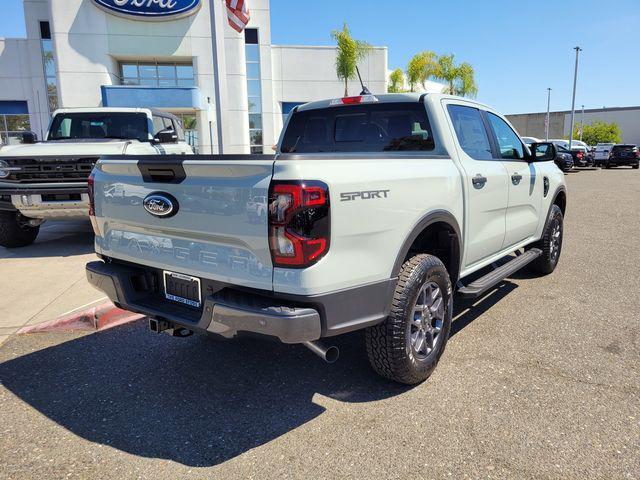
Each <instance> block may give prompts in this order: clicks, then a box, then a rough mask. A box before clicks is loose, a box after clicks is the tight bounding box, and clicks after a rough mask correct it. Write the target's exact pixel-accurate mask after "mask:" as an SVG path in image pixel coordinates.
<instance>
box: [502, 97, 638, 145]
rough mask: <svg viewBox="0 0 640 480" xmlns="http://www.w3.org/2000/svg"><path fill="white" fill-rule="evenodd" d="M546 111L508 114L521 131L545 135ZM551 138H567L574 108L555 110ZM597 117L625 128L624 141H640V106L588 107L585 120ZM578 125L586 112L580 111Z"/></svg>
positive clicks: (577, 113) (552, 117)
mask: <svg viewBox="0 0 640 480" xmlns="http://www.w3.org/2000/svg"><path fill="white" fill-rule="evenodd" d="M545 117H546V113H545V112H540V113H523V114H517V115H507V118H508V119H509V121H510V122H511V123H512V124H513V126H514V127H515V128H516V130H518V132H519V133H520V135H522V136H527V137H537V138H544V137H545ZM550 118H551V122H550V129H549V138H565V137H568V136H569V131H570V129H571V112H568V111H563V112H551V114H550ZM595 121H600V122H607V123H612V122H613V123H616V124H617V125H618V127H620V130H621V132H622V143H631V144H635V145H640V106H638V107H612V108H597V109H588V110H585V111H584V124H585V125H589V124H591V123H593V122H595ZM574 122H575V125H580V123H581V122H582V112H581V111H580V110H578V111H576V113H575V117H574Z"/></svg>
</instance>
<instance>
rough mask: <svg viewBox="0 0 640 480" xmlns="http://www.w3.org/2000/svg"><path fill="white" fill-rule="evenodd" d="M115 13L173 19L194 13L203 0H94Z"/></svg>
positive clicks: (155, 18) (101, 6)
mask: <svg viewBox="0 0 640 480" xmlns="http://www.w3.org/2000/svg"><path fill="white" fill-rule="evenodd" d="M93 1H94V3H95V4H96V5H98V6H99V7H100V8H102V9H104V10H106V11H107V12H109V13H112V14H114V15H120V16H125V17H134V18H137V19H142V20H172V19H174V18H178V17H184V16H187V15H192V14H194V13H195V12H196V11H197V10H198V9H199V8H200V5H201V4H202V0H93Z"/></svg>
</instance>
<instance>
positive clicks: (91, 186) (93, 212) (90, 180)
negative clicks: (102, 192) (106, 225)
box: [87, 172, 96, 217]
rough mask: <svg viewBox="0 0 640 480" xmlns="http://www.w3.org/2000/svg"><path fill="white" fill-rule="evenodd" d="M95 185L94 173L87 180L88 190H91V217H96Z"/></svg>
mask: <svg viewBox="0 0 640 480" xmlns="http://www.w3.org/2000/svg"><path fill="white" fill-rule="evenodd" d="M94 184H95V179H94V178H93V172H91V175H89V178H88V179H87V189H88V190H89V216H90V217H95V216H96V204H95V196H94Z"/></svg>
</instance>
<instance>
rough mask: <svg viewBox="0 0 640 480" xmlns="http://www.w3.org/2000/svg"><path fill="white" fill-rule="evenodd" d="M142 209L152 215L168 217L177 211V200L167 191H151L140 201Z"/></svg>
mask: <svg viewBox="0 0 640 480" xmlns="http://www.w3.org/2000/svg"><path fill="white" fill-rule="evenodd" d="M142 204H143V206H144V209H145V210H146V211H147V212H149V213H150V214H151V215H153V216H154V217H161V218H168V217H173V216H174V215H175V214H176V213H178V201H177V200H176V199H175V198H174V197H173V196H172V195H169V194H168V193H152V194H151V195H147V197H146V198H145V199H144V202H142Z"/></svg>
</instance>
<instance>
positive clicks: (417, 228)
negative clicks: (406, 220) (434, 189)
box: [391, 210, 464, 282]
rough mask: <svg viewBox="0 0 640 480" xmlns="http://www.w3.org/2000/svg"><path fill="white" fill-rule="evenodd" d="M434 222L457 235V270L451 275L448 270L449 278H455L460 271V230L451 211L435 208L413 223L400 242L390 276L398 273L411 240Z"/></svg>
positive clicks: (395, 275)
mask: <svg viewBox="0 0 640 480" xmlns="http://www.w3.org/2000/svg"><path fill="white" fill-rule="evenodd" d="M434 223H446V224H447V225H449V226H450V227H451V228H452V229H453V231H454V232H455V234H456V236H457V237H458V252H456V253H457V256H458V258H457V259H454V261H457V272H455V275H453V272H449V274H450V275H451V277H452V278H451V281H452V282H453V281H454V278H453V277H456V278H457V276H458V274H459V273H460V265H461V264H462V252H463V251H464V248H463V240H462V232H461V230H460V225H458V221H457V220H456V217H455V216H454V215H453V214H452V213H451V212H449V211H446V210H435V211H433V212H430V213H428V214H426V215H425V216H424V217H422V218H421V219H420V220H419V221H418V222H417V223H416V225H414V227H413V229H412V230H411V232H410V233H409V235H408V236H407V238H406V239H405V241H404V243H403V244H402V247H401V248H400V251H399V252H398V254H397V256H396V261H395V263H394V265H393V271H392V273H391V275H392V277H397V276H398V275H399V274H400V270H401V269H402V264H403V263H404V259H405V258H406V257H407V254H408V253H409V249H410V248H411V245H413V242H415V240H416V239H417V238H418V236H419V235H420V234H421V233H422V232H423V231H424V230H425V229H426V228H427V227H429V226H430V225H433V224H434ZM447 267H448V266H447Z"/></svg>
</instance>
